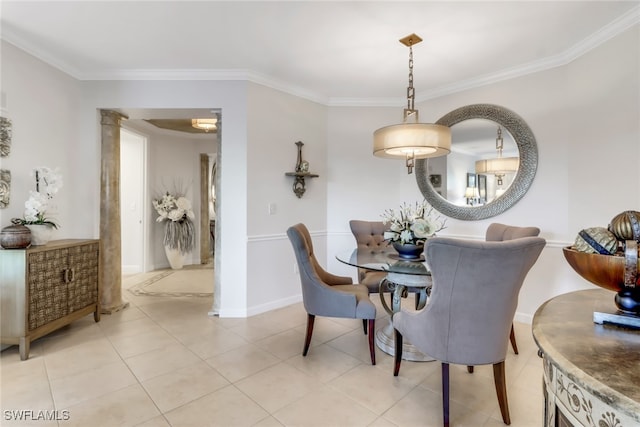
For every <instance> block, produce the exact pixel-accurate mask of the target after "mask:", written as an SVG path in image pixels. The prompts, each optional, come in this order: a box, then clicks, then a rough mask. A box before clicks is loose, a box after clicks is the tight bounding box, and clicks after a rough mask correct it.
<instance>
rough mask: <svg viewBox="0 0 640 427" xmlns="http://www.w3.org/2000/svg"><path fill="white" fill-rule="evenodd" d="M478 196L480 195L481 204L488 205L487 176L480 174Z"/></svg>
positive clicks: (478, 177)
mask: <svg viewBox="0 0 640 427" xmlns="http://www.w3.org/2000/svg"><path fill="white" fill-rule="evenodd" d="M477 179H478V194H479V195H480V203H483V204H484V203H487V175H483V174H478V176H477Z"/></svg>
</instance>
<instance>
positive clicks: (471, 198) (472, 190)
mask: <svg viewBox="0 0 640 427" xmlns="http://www.w3.org/2000/svg"><path fill="white" fill-rule="evenodd" d="M464 197H465V198H466V199H467V205H469V206H474V205H476V204H477V203H478V201H479V199H480V192H479V191H478V188H477V187H467V189H466V190H465V192H464Z"/></svg>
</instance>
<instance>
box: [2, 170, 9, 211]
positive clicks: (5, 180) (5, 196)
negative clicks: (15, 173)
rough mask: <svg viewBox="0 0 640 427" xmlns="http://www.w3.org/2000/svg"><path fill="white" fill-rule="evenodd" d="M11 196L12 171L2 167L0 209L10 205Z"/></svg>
mask: <svg viewBox="0 0 640 427" xmlns="http://www.w3.org/2000/svg"><path fill="white" fill-rule="evenodd" d="M10 196H11V171H9V170H8V169H0V209H4V208H6V207H8V206H9V199H10Z"/></svg>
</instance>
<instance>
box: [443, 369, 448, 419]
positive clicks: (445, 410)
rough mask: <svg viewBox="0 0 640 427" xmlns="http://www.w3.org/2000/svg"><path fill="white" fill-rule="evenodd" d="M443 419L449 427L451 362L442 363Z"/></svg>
mask: <svg viewBox="0 0 640 427" xmlns="http://www.w3.org/2000/svg"><path fill="white" fill-rule="evenodd" d="M442 420H443V425H444V427H449V364H448V363H444V362H443V363H442Z"/></svg>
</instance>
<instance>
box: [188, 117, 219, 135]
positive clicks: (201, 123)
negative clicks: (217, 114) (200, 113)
mask: <svg viewBox="0 0 640 427" xmlns="http://www.w3.org/2000/svg"><path fill="white" fill-rule="evenodd" d="M216 123H218V119H215V118H214V119H191V126H193V127H194V128H196V129H202V130H204V131H205V132H209V131H211V130H216V129H217V128H218V127H217V126H216Z"/></svg>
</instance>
